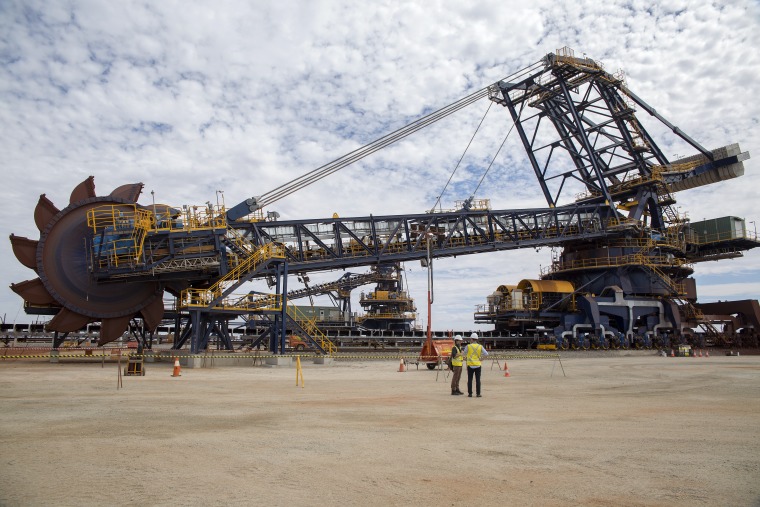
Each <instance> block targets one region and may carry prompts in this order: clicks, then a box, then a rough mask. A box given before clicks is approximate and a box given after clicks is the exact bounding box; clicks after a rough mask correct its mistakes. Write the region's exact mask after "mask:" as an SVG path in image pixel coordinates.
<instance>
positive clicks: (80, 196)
mask: <svg viewBox="0 0 760 507" xmlns="http://www.w3.org/2000/svg"><path fill="white" fill-rule="evenodd" d="M90 197H95V177H94V176H90V177H89V178H87V179H86V180H84V181H83V182H82V183H80V184H79V185H77V186H76V187H74V190H72V192H71V197H70V198H69V204H74V203H76V202H79V201H84V200H85V199H89V198H90Z"/></svg>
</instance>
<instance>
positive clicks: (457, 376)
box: [451, 366, 462, 392]
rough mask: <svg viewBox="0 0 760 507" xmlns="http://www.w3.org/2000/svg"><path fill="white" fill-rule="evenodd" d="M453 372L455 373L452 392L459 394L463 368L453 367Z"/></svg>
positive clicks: (452, 378)
mask: <svg viewBox="0 0 760 507" xmlns="http://www.w3.org/2000/svg"><path fill="white" fill-rule="evenodd" d="M451 371H453V372H454V374H453V375H452V376H451V390H452V391H456V392H459V379H460V378H461V377H462V367H461V366H452V367H451Z"/></svg>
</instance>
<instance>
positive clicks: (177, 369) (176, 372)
mask: <svg viewBox="0 0 760 507" xmlns="http://www.w3.org/2000/svg"><path fill="white" fill-rule="evenodd" d="M181 370H182V368H180V366H179V358H178V357H175V358H174V371H173V372H172V377H181V375H180V371H181Z"/></svg>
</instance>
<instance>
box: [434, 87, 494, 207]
mask: <svg viewBox="0 0 760 507" xmlns="http://www.w3.org/2000/svg"><path fill="white" fill-rule="evenodd" d="M492 105H493V102H492V101H491V102H490V103H489V104H488V108H487V109H486V112H485V114H484V115H483V117H482V118H481V119H480V123H478V127H477V128H476V129H475V132H473V133H472V137H471V138H470V142H469V143H467V146H466V147H465V149H464V152H463V153H462V156H461V157H459V162H457V165H456V166H455V167H454V170H453V171H451V175H450V176H449V180H448V181H447V182H446V184H445V185H444V186H443V190H441V193H440V194H439V195H438V198H437V199H436V200H435V204H433V208H432V209H435V207H436V206H438V205H439V204H440V202H441V198H442V197H443V194H444V193H445V192H446V189H447V188H448V187H449V183H451V180H452V178H454V174H456V172H457V169H459V165H460V164H461V163H462V160H464V156H465V155H466V154H467V150H469V149H470V145H471V144H472V141H473V140H474V139H475V136H476V135H477V134H478V131H479V130H480V127H481V126H482V125H483V121H484V120H485V119H486V116H488V111H490V110H491V106H492Z"/></svg>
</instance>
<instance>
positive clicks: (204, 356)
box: [0, 352, 560, 363]
mask: <svg viewBox="0 0 760 507" xmlns="http://www.w3.org/2000/svg"><path fill="white" fill-rule="evenodd" d="M118 357H119V355H117V354H111V353H108V354H87V355H85V354H60V353H55V352H49V353H47V354H20V355H16V354H14V355H3V354H0V360H3V359H50V358H56V359H66V358H69V359H90V358H92V359H95V358H98V359H102V358H108V359H118ZM121 357H122V358H127V357H132V358H137V359H140V358H142V359H151V358H152V359H155V360H163V359H166V360H173V359H174V358H175V357H179V358H192V359H269V358H282V357H290V358H296V357H301V358H303V359H308V358H331V359H354V360H376V359H394V360H398V359H404V360H416V361H420V362H423V363H425V362H435V360H436V359H435V358H432V360H431V359H422V358H420V356H419V354H414V355H408V354H406V355H405V354H395V355H377V354H372V355H354V354H346V355H343V354H340V355H333V356H325V355H321V354H280V355H277V354H171V353H167V354H164V353H160V354H130V353H123V354H121ZM559 358H560V355H559V354H556V353H555V354H526V355H522V354H504V355H495V354H490V355H489V356H488V358H484V359H485V360H486V361H487V360H506V359H559Z"/></svg>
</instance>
